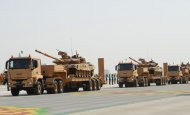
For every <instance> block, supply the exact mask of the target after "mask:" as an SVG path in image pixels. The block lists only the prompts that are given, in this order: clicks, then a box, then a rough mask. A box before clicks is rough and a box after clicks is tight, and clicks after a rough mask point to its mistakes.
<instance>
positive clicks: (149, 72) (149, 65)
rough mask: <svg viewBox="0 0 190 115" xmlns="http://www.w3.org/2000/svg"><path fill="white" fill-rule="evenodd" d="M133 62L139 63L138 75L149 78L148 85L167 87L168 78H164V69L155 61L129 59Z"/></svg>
mask: <svg viewBox="0 0 190 115" xmlns="http://www.w3.org/2000/svg"><path fill="white" fill-rule="evenodd" d="M129 58H130V59H131V60H132V61H134V62H136V63H138V74H139V76H147V77H148V85H149V86H150V83H156V85H165V84H166V77H164V76H162V72H163V71H162V68H161V67H160V66H159V65H158V63H156V62H155V61H153V60H151V61H146V60H145V59H143V58H140V59H139V61H136V60H135V59H133V58H131V57H129Z"/></svg>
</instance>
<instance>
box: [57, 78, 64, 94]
mask: <svg viewBox="0 0 190 115" xmlns="http://www.w3.org/2000/svg"><path fill="white" fill-rule="evenodd" d="M58 86H59V87H58V93H63V82H62V81H61V80H60V81H59V82H58Z"/></svg>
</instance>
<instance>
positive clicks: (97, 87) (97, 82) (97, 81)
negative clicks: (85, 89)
mask: <svg viewBox="0 0 190 115" xmlns="http://www.w3.org/2000/svg"><path fill="white" fill-rule="evenodd" d="M100 89H101V84H100V80H98V79H97V80H96V90H100Z"/></svg>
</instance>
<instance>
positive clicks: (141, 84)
mask: <svg viewBox="0 0 190 115" xmlns="http://www.w3.org/2000/svg"><path fill="white" fill-rule="evenodd" d="M145 86H146V79H145V78H143V81H141V83H139V87H145Z"/></svg>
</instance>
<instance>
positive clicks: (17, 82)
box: [9, 78, 35, 90]
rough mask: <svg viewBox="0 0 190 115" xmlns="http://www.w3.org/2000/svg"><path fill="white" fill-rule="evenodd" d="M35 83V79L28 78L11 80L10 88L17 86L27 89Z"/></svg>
mask: <svg viewBox="0 0 190 115" xmlns="http://www.w3.org/2000/svg"><path fill="white" fill-rule="evenodd" d="M34 85H35V83H34V82H33V79H32V78H30V79H26V80H11V81H10V82H9V87H10V88H17V89H20V90H25V89H28V88H32V87H33V86H34Z"/></svg>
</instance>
